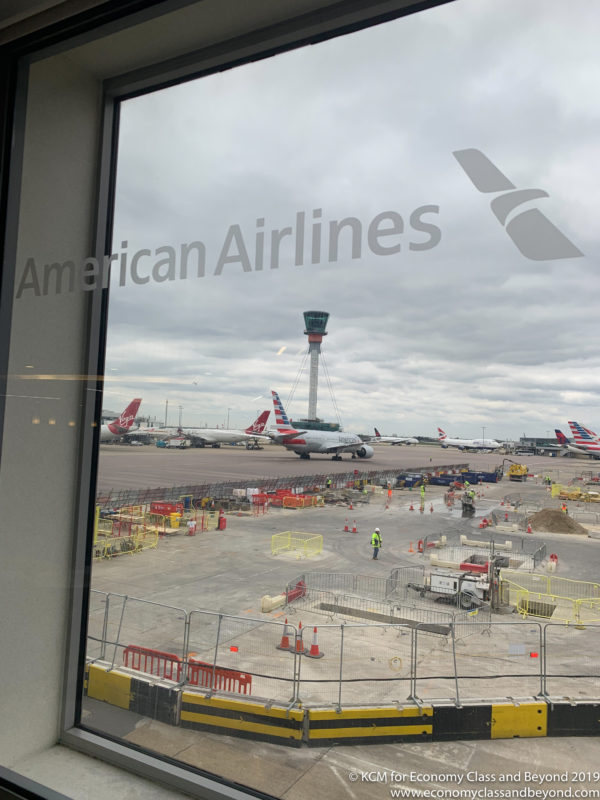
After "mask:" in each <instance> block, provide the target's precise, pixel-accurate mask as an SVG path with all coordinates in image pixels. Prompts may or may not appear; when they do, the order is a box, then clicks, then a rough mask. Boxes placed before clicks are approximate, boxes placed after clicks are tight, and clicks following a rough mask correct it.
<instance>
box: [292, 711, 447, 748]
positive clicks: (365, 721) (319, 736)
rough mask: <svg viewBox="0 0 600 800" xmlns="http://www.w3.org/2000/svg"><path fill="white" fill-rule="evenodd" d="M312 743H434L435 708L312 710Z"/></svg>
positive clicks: (309, 731) (309, 728)
mask: <svg viewBox="0 0 600 800" xmlns="http://www.w3.org/2000/svg"><path fill="white" fill-rule="evenodd" d="M307 714H308V744H309V745H312V746H317V745H331V744H369V743H374V744H375V743H381V742H431V741H432V739H433V708H432V707H431V706H423V707H421V708H417V707H416V706H415V707H410V708H403V709H399V708H396V707H393V708H349V709H344V710H342V711H339V712H338V711H334V710H332V709H309V710H308V712H307Z"/></svg>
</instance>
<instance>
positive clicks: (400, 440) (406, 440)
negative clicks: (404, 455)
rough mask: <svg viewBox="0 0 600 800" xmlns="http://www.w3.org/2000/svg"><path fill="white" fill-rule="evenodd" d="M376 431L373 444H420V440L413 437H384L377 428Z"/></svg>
mask: <svg viewBox="0 0 600 800" xmlns="http://www.w3.org/2000/svg"><path fill="white" fill-rule="evenodd" d="M373 430H374V431H375V438H374V439H371V441H372V442H388V443H389V444H407V445H408V444H419V440H418V439H415V438H414V437H413V436H382V435H381V434H380V433H379V431H378V430H377V428H373Z"/></svg>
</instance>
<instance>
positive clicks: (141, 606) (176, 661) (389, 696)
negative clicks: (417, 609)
mask: <svg viewBox="0 0 600 800" xmlns="http://www.w3.org/2000/svg"><path fill="white" fill-rule="evenodd" d="M582 602H583V601H582ZM438 613H439V614H441V613H443V612H438ZM446 616H447V624H446V625H445V626H444V627H445V628H446V629H447V630H448V633H447V634H445V635H442V634H439V633H435V632H434V631H433V630H432V625H431V623H430V622H427V621H417V620H412V621H411V622H410V623H408V622H407V623H404V624H390V623H367V622H363V623H360V622H352V623H351V622H342V623H341V624H340V623H336V624H325V625H319V626H318V629H317V631H318V633H317V632H313V631H311V625H312V623H311V625H309V626H308V630H309V636H314V638H315V639H316V638H317V636H318V641H317V645H316V646H317V648H318V650H319V651H320V652H319V655H321V656H322V657H321V658H309V657H307V656H305V655H304V654H302V655H301V654H300V653H299V652H296V647H295V642H296V637H297V636H298V633H299V630H300V625H298V626H295V625H289V624H287V623H282V622H278V621H273V620H263V619H250V618H246V617H243V618H242V617H236V616H232V615H228V614H219V613H216V612H210V611H196V610H195V611H189V612H188V611H186V610H185V609H182V608H177V607H173V606H167V605H164V604H161V603H154V602H150V601H144V600H140V599H138V598H132V597H126V596H124V595H116V594H109V593H104V592H99V591H93V592H92V593H91V597H90V614H89V622H88V647H87V660H88V662H94V661H101V662H103V663H106V664H108V666H109V669H115V668H117V667H125V662H127V668H128V669H133V670H136V671H143V672H145V673H146V674H149V675H157V676H160V677H161V678H165V679H167V680H169V679H172V680H173V681H174V682H175V683H177V684H179V685H180V686H198V688H200V689H202V691H203V694H205V695H206V694H208V695H209V696H210V695H213V694H216V695H220V696H223V695H224V696H228V697H231V695H232V693H233V694H243V695H249V694H250V695H251V696H252V697H253V698H260V699H261V700H264V701H265V702H268V701H276V702H278V703H284V704H288V705H289V707H292V706H293V705H295V704H297V703H299V702H302V703H303V704H304V705H310V704H313V705H320V706H322V705H323V704H333V705H335V706H338V707H342V706H344V705H346V706H356V705H357V704H360V705H367V706H368V705H380V704H382V703H393V702H397V701H402V700H403V699H405V698H407V699H411V700H413V701H423V702H428V701H434V700H450V701H454V702H456V703H460V702H461V701H466V700H473V701H479V700H481V701H487V702H489V701H490V700H491V699H492V698H498V699H500V700H502V699H504V698H511V699H513V698H524V697H536V696H541V697H560V698H563V697H565V696H567V697H569V698H572V699H578V698H582V699H585V700H586V701H588V702H590V701H591V702H599V701H600V681H599V679H600V658H599V655H600V625H597V624H594V625H585V627H584V626H581V627H579V628H578V627H575V626H564V625H556V624H554V623H541V622H532V621H531V620H527V621H526V622H524V621H522V620H519V621H511V622H495V621H494V622H491V623H490V622H487V621H486V622H479V621H477V618H475V621H471V622H469V623H468V626H469V630H470V631H471V633H472V635H471V636H470V637H469V639H468V640H461V638H460V635H459V628H460V625H461V624H462V622H461V621H459V616H458V615H456V614H454V615H453V614H452V613H448V614H447V615H446ZM453 617H454V619H452V618H453ZM306 628H307V626H306V625H305V626H304V641H303V644H302V648H301V649H302V652H303V653H305V652H306V651H308V650H309V648H310V647H311V644H312V641H308V637H307V635H306ZM313 641H314V640H313ZM282 645H287V648H288V649H286V647H285V646H284V647H282Z"/></svg>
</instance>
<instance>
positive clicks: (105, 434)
mask: <svg viewBox="0 0 600 800" xmlns="http://www.w3.org/2000/svg"><path fill="white" fill-rule="evenodd" d="M141 402H142V398H141V397H136V398H135V400H132V401H131V403H129V405H128V406H127V408H126V409H125V411H123V413H122V414H121V416H120V417H117V419H115V420H113V421H112V422H109V423H108V425H102V426H101V427H100V441H101V442H110V441H113V440H114V439H120V438H121V436H125V434H126V433H131V426H132V425H133V422H134V420H135V417H136V414H137V412H138V408H139V407H140V403H141Z"/></svg>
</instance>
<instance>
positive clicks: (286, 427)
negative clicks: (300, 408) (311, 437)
mask: <svg viewBox="0 0 600 800" xmlns="http://www.w3.org/2000/svg"><path fill="white" fill-rule="evenodd" d="M271 394H272V395H273V407H274V409H275V427H276V428H277V431H278V433H285V434H288V433H289V434H294V433H298V431H297V430H296V429H295V428H293V427H292V425H291V423H290V419H289V417H288V415H287V414H286V413H285V408H284V407H283V403H282V402H281V400H280V398H279V395H278V394H277V392H275V391H271Z"/></svg>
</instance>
